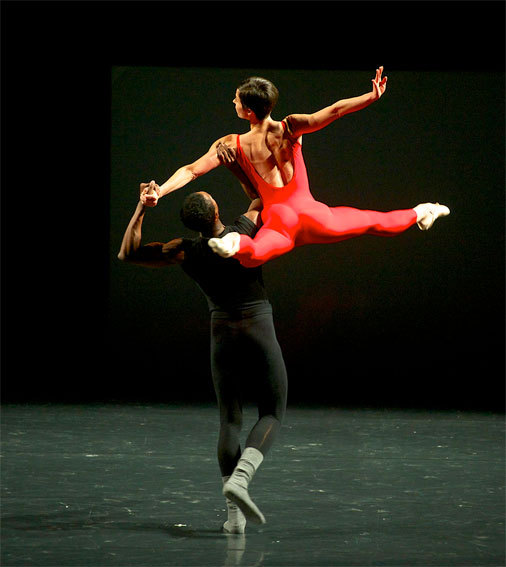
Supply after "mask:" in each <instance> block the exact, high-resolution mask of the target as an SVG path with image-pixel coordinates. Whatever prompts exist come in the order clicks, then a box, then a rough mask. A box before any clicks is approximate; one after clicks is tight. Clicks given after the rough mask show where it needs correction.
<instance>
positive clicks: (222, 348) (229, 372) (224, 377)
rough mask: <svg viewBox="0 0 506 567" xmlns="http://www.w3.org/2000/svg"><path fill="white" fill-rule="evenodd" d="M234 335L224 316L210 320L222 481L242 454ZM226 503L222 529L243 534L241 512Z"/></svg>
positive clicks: (244, 519) (236, 507)
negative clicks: (223, 318) (221, 318)
mask: <svg viewBox="0 0 506 567" xmlns="http://www.w3.org/2000/svg"><path fill="white" fill-rule="evenodd" d="M234 334H235V333H234V331H233V329H232V328H231V327H230V326H229V322H228V321H227V320H226V319H225V320H220V319H218V320H212V321H211V373H212V377H213V383H214V389H215V392H216V399H217V401H218V408H219V412H220V432H219V437H218V447H217V452H218V463H219V466H220V470H221V476H222V480H223V484H225V483H226V482H227V481H228V480H229V478H230V476H231V474H232V472H233V471H234V469H235V467H236V465H237V463H238V461H239V458H240V456H241V447H240V440H239V435H240V432H241V427H242V404H241V394H240V391H239V384H238V376H237V367H236V365H235V364H234V362H235V361H236V357H235V354H236V353H235V352H234V343H235V341H234ZM234 368H235V371H234ZM226 504H227V521H226V522H225V523H224V524H223V531H224V532H226V533H234V534H241V533H244V530H245V528H246V518H245V516H244V514H243V513H242V512H241V510H240V509H239V507H238V506H237V504H235V503H234V502H232V501H231V500H230V499H229V498H227V499H226Z"/></svg>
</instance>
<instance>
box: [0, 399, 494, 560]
mask: <svg viewBox="0 0 506 567" xmlns="http://www.w3.org/2000/svg"><path fill="white" fill-rule="evenodd" d="M1 417H2V441H3V448H2V546H1V564H2V566H3V567H8V566H37V567H38V566H40V567H42V566H46V565H47V566H49V565H51V566H58V567H66V566H69V567H70V566H73V567H78V566H93V567H101V566H109V565H111V566H113V565H114V566H121V567H128V566H140V565H142V566H146V567H151V566H162V565H163V566H178V567H186V566H198V567H214V566H230V565H241V566H260V565H262V566H266V567H268V566H272V567H281V566H286V567H302V566H318V567H327V566H328V567H338V566H342V565H343V566H344V565H346V566H352V565H357V566H369V565H371V566H372V565H383V566H398V565H406V566H409V567H414V566H419V565H420V566H422V565H423V566H466V567H467V566H471V565H475V566H480V567H484V566H503V565H504V562H505V535H504V534H505V529H504V521H505V495H504V480H505V468H504V452H505V439H504V416H503V415H500V414H487V413H463V412H435V411H433V412H430V411H407V410H402V411H401V410H395V411H393V410H392V411H390V410H367V409H356V410H351V409H330V408H296V407H289V408H288V410H287V414H286V420H285V424H284V426H283V428H282V431H281V434H280V436H279V438H278V439H277V442H276V443H275V445H274V447H273V449H272V451H271V452H270V453H269V454H268V456H267V457H266V459H265V460H264V463H263V465H262V466H261V468H260V469H259V471H258V472H257V475H256V476H255V478H254V480H253V482H252V484H251V486H250V494H251V496H252V497H253V499H254V500H255V502H256V503H257V504H258V506H259V507H260V509H261V510H262V512H263V513H264V514H265V516H266V519H267V523H266V524H265V525H263V526H256V525H248V526H247V531H246V534H245V536H227V535H224V534H222V533H221V531H220V530H221V525H222V524H223V522H224V521H225V519H226V516H225V502H224V499H223V497H222V496H221V478H220V473H219V469H218V466H217V461H216V457H215V446H216V440H217V429H218V415H217V410H216V408H215V407H213V406H210V407H207V406H171V405H119V404H118V405H4V406H3V407H2V415H1ZM254 420H255V413H254V410H253V408H246V409H245V431H244V435H245V434H246V429H247V428H248V427H250V426H251V425H252V424H253V422H254ZM244 438H245V437H243V439H244Z"/></svg>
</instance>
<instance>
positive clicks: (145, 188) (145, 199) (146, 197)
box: [139, 181, 160, 207]
mask: <svg viewBox="0 0 506 567" xmlns="http://www.w3.org/2000/svg"><path fill="white" fill-rule="evenodd" d="M139 190H140V200H141V203H142V204H143V205H144V206H146V207H156V205H157V204H158V197H159V195H160V187H159V186H158V185H157V184H156V183H155V182H154V181H150V182H149V183H141V184H140V186H139Z"/></svg>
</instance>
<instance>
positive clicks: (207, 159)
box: [141, 134, 235, 207]
mask: <svg viewBox="0 0 506 567" xmlns="http://www.w3.org/2000/svg"><path fill="white" fill-rule="evenodd" d="M234 139H235V137H234V135H233V134H229V135H228V136H223V137H222V138H220V139H219V140H216V142H214V143H213V144H212V145H211V147H210V148H209V150H208V151H207V153H205V154H204V155H203V156H201V157H199V158H198V159H197V160H195V161H194V162H193V163H190V164H188V165H183V166H182V167H180V168H179V169H177V170H176V171H175V172H174V173H173V175H171V176H170V177H169V179H167V181H165V183H163V184H162V185H160V186H159V187H157V191H156V192H154V191H151V192H148V193H146V194H145V195H143V196H142V197H141V201H142V204H143V205H145V206H146V207H155V206H156V205H157V204H158V199H159V198H160V197H163V196H164V195H167V194H168V193H172V191H176V190H177V189H181V187H184V186H185V185H187V184H188V183H190V181H193V180H194V179H197V177H200V176H201V175H204V174H206V173H208V172H209V171H211V170H213V169H215V168H216V167H218V166H219V165H220V164H221V163H222V162H221V161H220V158H219V156H218V154H217V147H218V145H219V144H220V143H225V144H228V145H229V146H233V145H234Z"/></svg>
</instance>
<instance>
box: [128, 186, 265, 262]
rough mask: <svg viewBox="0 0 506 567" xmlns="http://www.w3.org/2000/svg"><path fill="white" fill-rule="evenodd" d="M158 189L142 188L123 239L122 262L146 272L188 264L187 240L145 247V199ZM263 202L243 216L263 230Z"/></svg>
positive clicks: (249, 209) (253, 204)
mask: <svg viewBox="0 0 506 567" xmlns="http://www.w3.org/2000/svg"><path fill="white" fill-rule="evenodd" d="M157 188H158V186H157V185H156V183H155V182H154V181H151V182H150V183H141V184H140V199H139V202H138V203H137V207H136V209H135V212H134V214H133V216H132V218H131V219H130V222H129V223H128V226H127V228H126V230H125V234H124V235H123V240H122V242H121V247H120V251H119V253H118V258H119V259H120V260H122V261H123V262H128V263H131V264H136V265H138V266H144V267H145V268H164V267H166V266H171V265H177V264H181V263H182V262H183V260H184V251H183V250H182V248H181V245H182V242H183V239H182V238H174V239H172V240H169V241H168V242H150V243H148V244H146V245H144V246H142V245H141V241H142V223H143V220H144V215H145V213H146V206H145V205H144V204H143V203H142V198H143V197H145V196H146V195H147V194H148V193H149V192H150V191H151V192H152V191H156V190H157ZM261 210H262V201H261V200H260V199H258V198H257V199H253V200H252V201H251V203H250V205H249V208H248V210H247V211H246V212H245V213H243V214H244V216H245V217H247V218H248V219H250V220H251V221H252V222H253V223H255V224H256V225H257V226H260V224H261V219H260V212H261Z"/></svg>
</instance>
